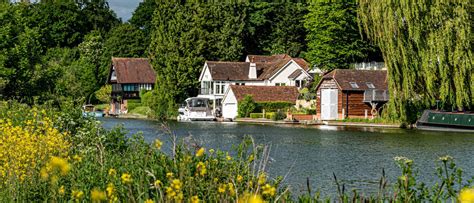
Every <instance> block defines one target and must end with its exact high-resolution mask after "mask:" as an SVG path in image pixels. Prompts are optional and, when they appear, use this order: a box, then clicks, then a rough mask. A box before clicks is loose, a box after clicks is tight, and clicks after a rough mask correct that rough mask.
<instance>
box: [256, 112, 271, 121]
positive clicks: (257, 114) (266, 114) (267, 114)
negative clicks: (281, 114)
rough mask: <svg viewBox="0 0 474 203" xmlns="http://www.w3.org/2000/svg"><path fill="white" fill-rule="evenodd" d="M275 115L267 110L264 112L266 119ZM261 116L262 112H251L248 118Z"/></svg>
mask: <svg viewBox="0 0 474 203" xmlns="http://www.w3.org/2000/svg"><path fill="white" fill-rule="evenodd" d="M274 115H275V112H267V113H265V118H266V119H272V117H274ZM262 117H263V113H251V114H250V118H262Z"/></svg>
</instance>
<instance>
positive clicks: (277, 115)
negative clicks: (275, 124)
mask: <svg viewBox="0 0 474 203" xmlns="http://www.w3.org/2000/svg"><path fill="white" fill-rule="evenodd" d="M285 118H286V113H285V112H283V111H280V110H278V111H277V112H275V113H274V114H271V117H270V119H272V120H274V121H279V120H283V119H285Z"/></svg>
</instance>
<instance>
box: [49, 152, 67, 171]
mask: <svg viewBox="0 0 474 203" xmlns="http://www.w3.org/2000/svg"><path fill="white" fill-rule="evenodd" d="M49 165H50V166H51V167H52V168H57V169H59V171H60V172H61V175H66V174H67V173H68V172H69V170H71V166H70V165H69V163H67V161H66V159H63V158H61V157H56V156H53V157H51V160H50V161H49Z"/></svg>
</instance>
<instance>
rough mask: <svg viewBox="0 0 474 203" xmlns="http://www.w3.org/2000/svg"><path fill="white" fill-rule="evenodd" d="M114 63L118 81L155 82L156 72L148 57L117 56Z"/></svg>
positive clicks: (113, 60)
mask: <svg viewBox="0 0 474 203" xmlns="http://www.w3.org/2000/svg"><path fill="white" fill-rule="evenodd" d="M112 65H113V67H114V68H115V73H116V74H117V83H155V81H156V73H155V70H153V68H152V67H151V65H150V62H149V61H148V59H146V58H115V57H112Z"/></svg>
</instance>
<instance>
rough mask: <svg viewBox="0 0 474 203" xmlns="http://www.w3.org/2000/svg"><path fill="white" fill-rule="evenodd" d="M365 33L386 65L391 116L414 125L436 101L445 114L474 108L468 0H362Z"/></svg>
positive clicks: (470, 14) (471, 37) (470, 16)
mask: <svg viewBox="0 0 474 203" xmlns="http://www.w3.org/2000/svg"><path fill="white" fill-rule="evenodd" d="M359 4H360V6H359V8H360V13H359V17H360V21H361V24H362V27H363V29H364V31H366V32H367V33H368V36H369V37H370V38H371V39H373V40H374V41H375V42H376V43H377V44H378V46H379V47H380V49H381V50H382V53H383V56H384V60H385V63H386V65H387V67H388V74H389V88H390V102H389V105H388V108H387V111H386V113H387V115H386V116H387V117H388V118H392V119H398V120H402V121H407V122H409V123H412V122H415V121H416V119H417V116H418V114H419V110H421V109H424V108H429V107H430V106H434V105H435V104H436V101H437V100H439V101H440V102H441V107H442V108H443V109H446V110H452V109H457V110H463V109H469V108H472V107H473V105H474V98H473V93H474V75H473V53H472V50H474V49H473V44H472V39H473V33H472V32H473V30H472V19H473V13H474V12H473V5H472V3H469V1H456V2H453V1H449V2H445V1H428V0H420V1H414V2H412V1H407V0H400V1H389V0H381V1H377V2H375V1H368V0H359Z"/></svg>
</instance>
